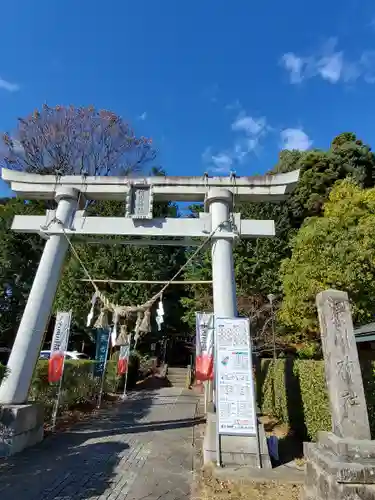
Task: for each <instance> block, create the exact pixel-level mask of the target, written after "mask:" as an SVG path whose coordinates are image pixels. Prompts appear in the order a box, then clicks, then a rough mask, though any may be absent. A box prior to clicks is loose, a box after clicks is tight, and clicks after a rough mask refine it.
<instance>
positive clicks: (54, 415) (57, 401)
mask: <svg viewBox="0 0 375 500" xmlns="http://www.w3.org/2000/svg"><path fill="white" fill-rule="evenodd" d="M64 368H65V354H64V363H63V368H62V373H61V378H60V381H59V388H58V391H57V398H56V402H55V406H54V408H53V414H52V429H51V430H52V432H54V431H55V427H56V420H57V414H58V411H59V406H60V398H61V389H62V381H63V377H64Z"/></svg>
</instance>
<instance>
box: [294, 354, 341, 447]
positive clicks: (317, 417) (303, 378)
mask: <svg viewBox="0 0 375 500" xmlns="http://www.w3.org/2000/svg"><path fill="white" fill-rule="evenodd" d="M296 369H297V374H298V379H299V387H300V394H301V401H302V405H303V407H302V410H303V416H304V423H305V426H306V430H307V434H308V437H309V438H310V439H313V440H315V439H316V436H317V433H318V432H319V431H329V430H331V428H332V424H331V414H330V409H329V401H328V393H327V386H326V379H325V374H324V361H312V360H304V361H302V360H298V361H296Z"/></svg>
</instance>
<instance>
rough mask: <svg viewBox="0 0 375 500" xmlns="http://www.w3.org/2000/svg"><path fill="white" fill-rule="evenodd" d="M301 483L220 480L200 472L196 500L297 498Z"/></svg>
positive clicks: (289, 499)
mask: <svg viewBox="0 0 375 500" xmlns="http://www.w3.org/2000/svg"><path fill="white" fill-rule="evenodd" d="M300 493H301V485H297V484H281V483H274V482H270V483H255V482H253V483H252V482H243V481H239V482H236V483H234V482H232V481H221V480H218V479H216V478H214V477H213V476H212V475H211V474H202V476H201V478H200V480H199V482H198V487H197V492H196V498H197V500H245V499H246V500H298V499H299V498H300Z"/></svg>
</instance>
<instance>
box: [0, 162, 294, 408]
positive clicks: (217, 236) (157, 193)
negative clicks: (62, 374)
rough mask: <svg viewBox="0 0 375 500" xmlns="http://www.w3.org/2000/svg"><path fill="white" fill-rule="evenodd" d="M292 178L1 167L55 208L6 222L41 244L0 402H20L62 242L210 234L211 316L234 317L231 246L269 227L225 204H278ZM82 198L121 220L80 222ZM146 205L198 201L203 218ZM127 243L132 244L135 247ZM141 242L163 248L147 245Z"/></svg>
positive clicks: (24, 190)
mask: <svg viewBox="0 0 375 500" xmlns="http://www.w3.org/2000/svg"><path fill="white" fill-rule="evenodd" d="M298 177H299V171H297V170H296V171H293V172H289V173H285V174H277V175H268V176H262V177H261V176H258V177H235V176H233V175H232V176H231V177H212V178H210V177H208V176H207V175H205V176H204V177H142V178H129V177H79V176H63V177H56V176H54V175H39V174H28V173H22V172H16V171H12V170H8V169H3V170H2V178H3V180H4V181H5V182H7V183H8V184H10V187H11V188H12V190H13V191H14V192H15V193H17V195H18V196H20V197H22V198H25V199H45V200H56V202H57V209H56V211H55V212H51V211H47V214H46V215H45V216H32V215H31V216H23V215H16V216H15V218H14V221H13V225H12V229H13V230H14V231H18V232H31V233H39V234H40V235H41V236H42V237H44V238H46V244H45V247H44V251H43V254H42V257H41V260H40V263H39V267H38V270H37V273H36V275H35V279H34V282H33V286H32V288H31V291H30V295H29V298H28V301H27V304H26V307H25V311H24V314H23V317H22V320H21V323H20V325H19V329H18V332H17V336H16V339H15V342H14V345H13V349H12V352H11V355H10V358H9V361H8V368H9V375H8V376H7V377H6V378H5V379H4V380H3V382H2V384H1V387H0V403H1V404H7V405H20V404H23V403H25V402H26V401H27V396H28V392H29V387H30V383H31V378H32V375H33V371H34V367H35V364H36V361H37V359H38V356H39V351H40V347H41V343H42V340H43V335H44V331H45V328H46V326H47V322H48V318H49V315H50V311H51V308H52V305H53V300H54V296H55V293H56V290H57V286H58V282H59V277H60V273H61V269H62V266H63V262H64V258H65V254H66V252H67V249H68V245H69V242H68V240H67V238H66V236H68V237H69V238H70V237H76V236H79V237H81V238H85V239H89V238H90V237H92V236H109V235H111V236H112V235H118V236H121V237H123V238H126V237H132V236H138V237H139V236H140V237H143V238H151V237H154V238H155V237H156V238H158V237H163V238H165V237H168V236H169V237H170V238H172V237H173V245H190V244H191V243H192V241H194V240H192V238H207V236H208V235H210V234H211V235H212V280H213V303H214V313H215V314H216V315H217V316H220V317H235V316H237V307H236V286H235V277H234V266H233V242H234V240H235V239H236V237H241V238H258V237H272V236H274V235H275V226H274V221H271V220H243V219H241V215H240V214H239V213H232V210H233V202H234V201H240V202H241V201H244V202H261V201H263V202H264V201H274V202H277V201H282V200H284V199H285V198H286V197H287V196H288V195H289V194H290V193H291V191H292V190H293V189H294V187H295V185H296V183H297V182H298ZM84 200H126V202H127V209H126V214H124V217H86V216H85V214H84V211H83V210H82V208H83V205H82V204H81V202H82V201H84ZM154 200H155V201H177V202H179V201H180V202H181V201H182V202H185V201H188V202H201V201H204V202H205V213H203V214H201V217H199V218H197V219H191V218H178V219H177V218H155V219H154V218H153V215H152V207H153V201H154ZM215 229H217V230H216V231H215V232H214V233H213V230H215ZM177 238H179V239H177ZM96 241H97V240H96ZM138 241H139V240H138ZM103 243H104V244H105V243H106V240H105V239H103ZM107 243H108V241H107ZM127 243H129V244H135V245H136V244H137V241H127ZM144 243H145V242H144V241H143V244H144ZM149 244H150V245H152V244H159V245H160V244H171V242H169V243H168V242H166V240H164V239H163V240H159V241H158V240H157V239H156V240H154V239H153V240H149Z"/></svg>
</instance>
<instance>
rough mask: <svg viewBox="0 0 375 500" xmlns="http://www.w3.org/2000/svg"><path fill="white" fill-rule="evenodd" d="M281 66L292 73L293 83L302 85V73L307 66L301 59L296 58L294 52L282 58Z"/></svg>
mask: <svg viewBox="0 0 375 500" xmlns="http://www.w3.org/2000/svg"><path fill="white" fill-rule="evenodd" d="M281 64H283V66H285V69H286V70H288V71H289V72H290V75H289V76H290V82H291V83H301V82H302V80H303V77H302V71H303V67H304V65H305V63H304V61H303V59H302V58H301V57H298V56H296V55H295V54H293V53H292V52H288V53H287V54H284V55H283V57H282V58H281Z"/></svg>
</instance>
